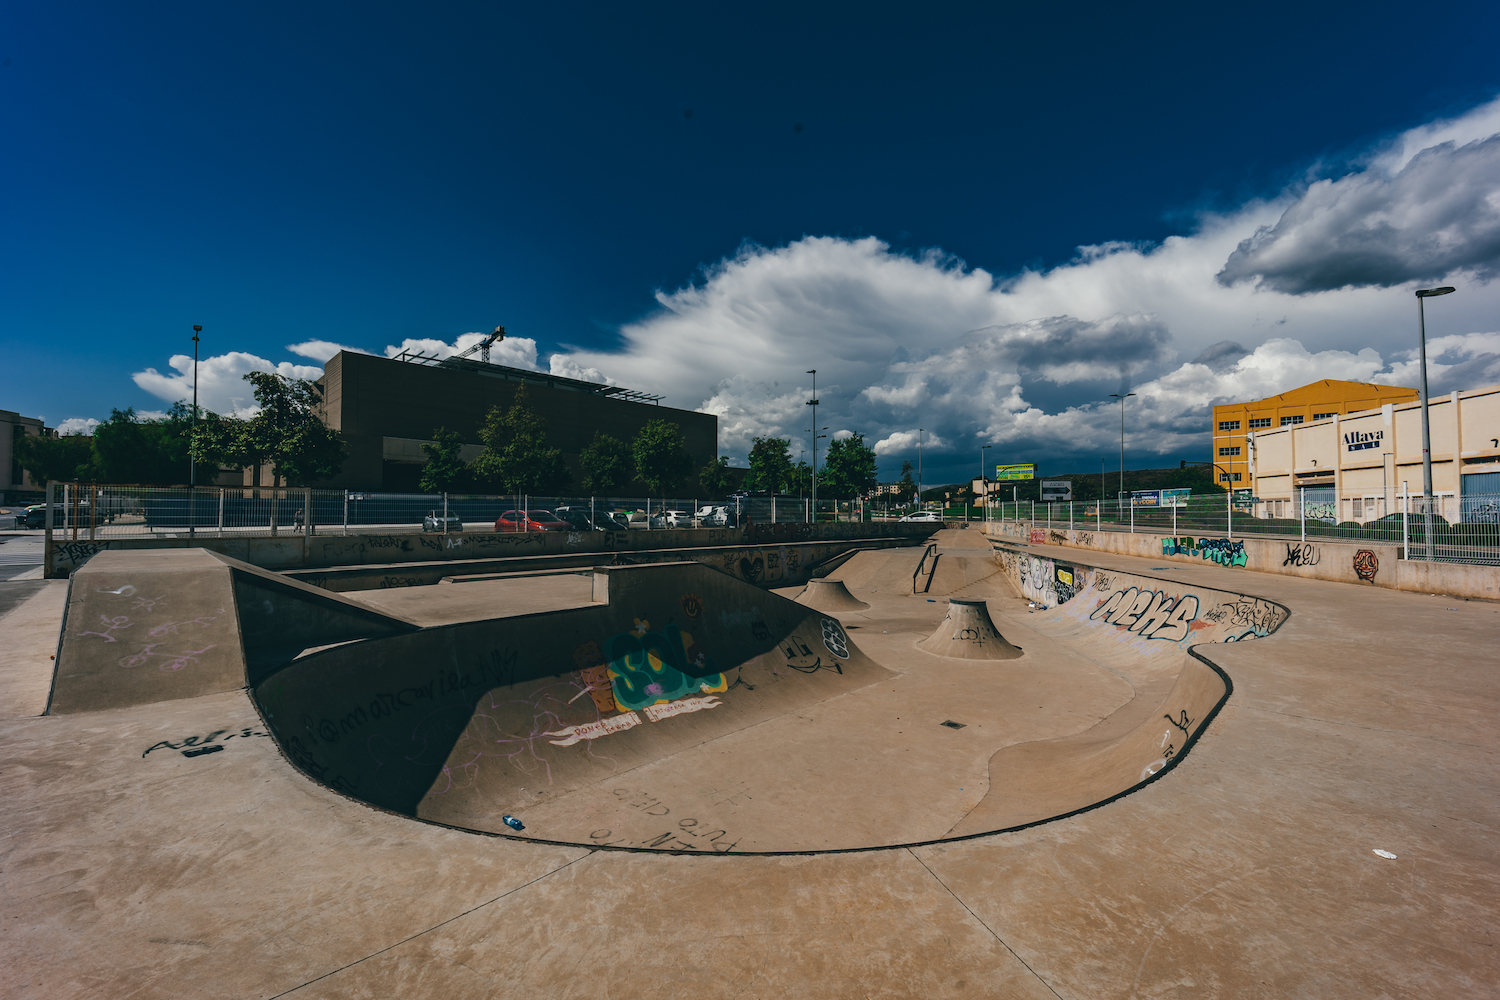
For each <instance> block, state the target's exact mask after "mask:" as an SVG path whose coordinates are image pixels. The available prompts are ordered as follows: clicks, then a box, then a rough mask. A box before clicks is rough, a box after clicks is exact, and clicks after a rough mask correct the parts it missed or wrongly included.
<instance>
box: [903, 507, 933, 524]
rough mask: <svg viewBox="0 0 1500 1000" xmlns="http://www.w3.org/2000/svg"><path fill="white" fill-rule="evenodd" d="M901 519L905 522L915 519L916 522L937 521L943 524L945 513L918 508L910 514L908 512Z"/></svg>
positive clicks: (929, 522)
mask: <svg viewBox="0 0 1500 1000" xmlns="http://www.w3.org/2000/svg"><path fill="white" fill-rule="evenodd" d="M901 520H902V521H903V522H904V521H914V522H922V523H926V524H931V523H934V522H936V523H938V524H942V523H943V515H941V514H939V513H938V512H937V511H935V510H917V511H913V512H912V513H910V514H907V515H906V516H905V517H903V518H902V519H901Z"/></svg>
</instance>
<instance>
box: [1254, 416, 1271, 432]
mask: <svg viewBox="0 0 1500 1000" xmlns="http://www.w3.org/2000/svg"><path fill="white" fill-rule="evenodd" d="M1270 426H1271V418H1270V417H1255V418H1253V419H1252V420H1251V421H1250V429H1251V430H1254V429H1255V428H1257V427H1270Z"/></svg>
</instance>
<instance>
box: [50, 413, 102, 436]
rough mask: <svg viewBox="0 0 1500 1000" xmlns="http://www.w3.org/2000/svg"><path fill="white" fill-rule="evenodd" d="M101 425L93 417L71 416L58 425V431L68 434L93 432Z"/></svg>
mask: <svg viewBox="0 0 1500 1000" xmlns="http://www.w3.org/2000/svg"><path fill="white" fill-rule="evenodd" d="M98 426H99V421H98V420H95V419H94V418H93V417H69V418H68V419H67V420H64V421H63V422H62V423H60V424H58V425H57V433H59V434H62V435H68V434H85V435H88V434H93V433H94V428H95V427H98Z"/></svg>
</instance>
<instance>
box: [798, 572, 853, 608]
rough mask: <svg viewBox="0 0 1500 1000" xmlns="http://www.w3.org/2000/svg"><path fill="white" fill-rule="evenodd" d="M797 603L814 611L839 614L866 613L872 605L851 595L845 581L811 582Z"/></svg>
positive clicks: (799, 596) (799, 595)
mask: <svg viewBox="0 0 1500 1000" xmlns="http://www.w3.org/2000/svg"><path fill="white" fill-rule="evenodd" d="M797 603H798V604H802V605H806V606H807V607H809V608H812V609H813V610H814V611H822V612H824V613H825V614H837V613H838V612H840V611H865V610H867V609H868V608H869V607H870V605H868V604H866V603H865V602H864V601H861V600H860V599H859V598H857V597H855V596H854V595H853V594H851V593H849V588H848V587H846V586H844V581H843V580H809V581H808V583H807V586H806V587H805V588H804V589H803V591H802V593H800V594H798V595H797Z"/></svg>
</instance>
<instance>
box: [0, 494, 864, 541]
mask: <svg viewBox="0 0 1500 1000" xmlns="http://www.w3.org/2000/svg"><path fill="white" fill-rule="evenodd" d="M47 494H48V501H47V502H46V503H44V504H41V505H38V508H37V509H31V510H28V511H27V512H26V514H24V515H22V516H20V517H18V518H17V525H16V526H17V527H23V528H43V529H45V531H46V532H47V536H48V537H49V538H58V539H60V540H68V541H78V540H99V539H111V538H194V537H200V536H201V537H205V538H232V537H236V536H268V535H269V536H279V535H309V536H310V535H314V534H329V533H332V534H346V535H347V534H360V533H368V532H380V533H390V532H400V531H438V532H445V533H452V532H460V531H470V532H475V531H498V532H512V531H635V530H640V531H666V530H672V529H678V528H726V527H727V528H737V527H743V526H744V525H747V524H752V523H753V524H786V523H805V522H809V521H815V520H816V521H820V522H830V521H862V520H871V519H873V518H876V517H878V516H879V515H880V514H881V512H880V511H876V510H872V509H870V508H869V507H868V506H867V505H866V504H865V503H863V502H861V501H853V502H849V501H831V500H819V501H818V502H817V504H816V505H814V503H813V501H812V500H811V499H810V498H807V497H800V496H794V495H779V494H778V495H772V494H740V495H735V496H730V497H689V498H665V499H661V498H649V497H592V496H571V497H563V496H530V495H527V494H524V493H520V494H504V495H493V494H491V495H482V494H469V493H425V494H424V493H359V492H349V491H345V490H318V489H309V488H306V487H267V486H258V487H250V486H247V487H220V486H203V487H197V488H189V487H185V486H171V487H169V486H119V485H103V484H96V483H56V482H54V483H49V484H48V487H47Z"/></svg>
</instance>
